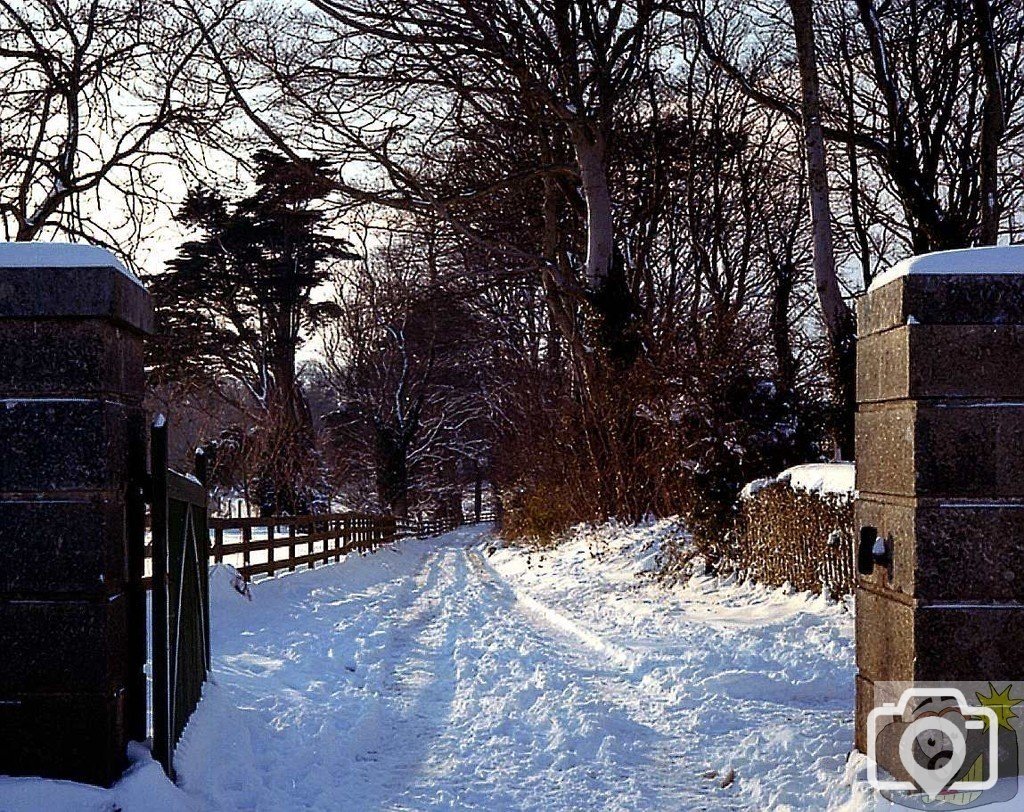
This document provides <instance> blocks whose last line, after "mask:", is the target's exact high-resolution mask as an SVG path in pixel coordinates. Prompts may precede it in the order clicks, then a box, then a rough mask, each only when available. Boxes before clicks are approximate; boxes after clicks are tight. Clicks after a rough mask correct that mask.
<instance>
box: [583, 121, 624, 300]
mask: <svg viewBox="0 0 1024 812" xmlns="http://www.w3.org/2000/svg"><path fill="white" fill-rule="evenodd" d="M573 147H574V149H575V151H576V160H577V162H578V163H579V167H580V178H581V180H582V184H583V199H584V201H585V202H586V204H587V263H586V276H587V285H588V286H589V288H590V290H591V291H599V290H601V288H603V287H604V285H605V281H606V280H607V278H608V273H609V271H610V270H611V266H612V255H613V252H614V248H615V229H614V224H613V219H612V196H611V192H610V190H609V188H608V166H607V163H606V158H607V156H606V154H605V153H606V150H607V146H606V143H605V138H604V136H603V135H601V134H600V133H595V132H593V128H590V127H582V126H581V127H577V128H574V130H573Z"/></svg>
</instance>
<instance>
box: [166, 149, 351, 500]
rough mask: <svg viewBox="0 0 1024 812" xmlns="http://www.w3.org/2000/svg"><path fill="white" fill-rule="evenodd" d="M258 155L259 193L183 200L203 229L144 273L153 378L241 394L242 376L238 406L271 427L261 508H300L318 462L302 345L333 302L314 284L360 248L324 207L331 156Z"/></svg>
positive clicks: (186, 216)
mask: <svg viewBox="0 0 1024 812" xmlns="http://www.w3.org/2000/svg"><path fill="white" fill-rule="evenodd" d="M254 162H255V165H256V167H257V172H256V184H257V188H256V191H255V192H254V193H253V194H252V195H250V196H248V197H244V198H242V199H240V200H238V201H237V202H231V201H229V200H228V199H227V198H226V197H225V196H224V195H223V194H221V193H220V192H218V191H216V190H209V189H195V190H193V191H192V192H190V193H189V195H188V197H187V199H186V200H185V203H184V204H183V206H182V207H181V210H180V212H179V214H178V216H177V218H176V219H177V220H178V222H180V223H183V224H184V225H186V226H189V227H191V228H195V229H197V230H198V231H199V236H198V237H197V238H196V239H192V240H189V241H187V242H185V243H183V244H182V245H181V247H180V248H179V249H178V254H177V256H176V257H175V258H174V259H172V260H170V261H169V262H168V263H167V269H166V270H165V271H164V272H163V273H160V274H157V275H156V276H154V277H152V278H151V279H150V280H149V282H150V290H151V291H152V293H153V297H154V300H155V303H156V313H157V320H158V325H159V329H160V338H159V339H158V341H156V342H154V343H153V348H152V352H151V359H150V360H151V363H152V365H153V370H154V374H155V376H156V379H157V380H160V379H163V380H171V381H176V382H179V383H185V384H191V385H197V386H199V385H201V386H212V387H214V388H216V389H217V390H218V391H221V392H222V393H224V394H225V396H227V397H232V398H233V399H234V400H235V401H236V403H237V401H238V398H237V397H236V396H234V394H233V393H237V391H238V386H236V385H235V386H230V387H224V386H223V384H225V383H228V382H231V383H233V384H241V387H242V391H243V392H245V393H246V397H245V398H244V401H245V402H243V403H237V405H240V406H243V407H244V408H246V410H247V411H248V412H249V413H250V414H252V415H253V421H254V423H256V424H257V425H258V426H260V430H261V431H263V432H266V433H268V434H269V435H271V436H270V437H267V438H265V439H266V440H267V442H264V443H261V444H260V446H261V447H263V448H266V449H267V451H268V453H267V458H266V459H263V460H261V461H260V463H259V467H260V468H262V469H263V471H262V473H261V474H259V475H258V476H257V477H256V478H255V479H256V482H257V483H258V499H259V501H260V503H261V507H262V508H263V510H264V511H272V512H280V511H284V512H297V511H303V510H307V509H309V506H310V504H311V503H312V501H313V496H312V494H311V493H310V492H309V491H310V487H311V486H310V481H311V477H312V478H313V479H314V480H315V479H317V478H318V476H317V475H315V474H316V472H318V469H319V465H318V464H317V461H316V454H315V442H314V438H313V432H312V427H311V424H310V418H309V413H308V409H307V407H306V403H305V400H304V398H303V396H302V392H301V390H300V387H299V384H298V381H297V379H296V354H297V352H298V350H299V348H300V347H301V346H302V344H303V343H304V342H305V341H306V340H307V338H308V336H309V334H310V333H311V332H312V331H313V330H314V329H316V328H317V327H319V326H321V325H322V324H323V323H324V321H325V320H327V319H329V318H330V317H331V316H332V315H333V314H334V313H335V312H336V309H337V306H336V305H333V304H330V303H318V302H314V301H313V291H314V290H316V288H317V287H318V286H320V285H321V284H323V283H324V282H325V281H326V280H327V278H328V276H329V273H330V269H331V264H332V263H333V262H336V261H338V260H342V259H352V258H354V255H353V254H352V253H351V250H350V248H349V245H348V243H346V242H345V241H344V240H342V239H340V238H338V237H335V236H333V235H331V234H330V233H329V231H328V230H327V224H326V214H325V212H324V210H323V208H322V207H318V205H317V204H322V202H323V201H324V198H325V197H326V196H327V194H328V193H329V191H330V186H329V184H328V182H327V181H326V180H325V178H326V177H327V176H328V174H329V166H328V165H327V164H326V162H325V161H323V160H319V159H317V160H310V161H307V162H304V163H302V164H297V163H295V162H293V161H291V160H290V159H289V158H286V157H284V156H281V155H277V154H275V153H273V152H270V151H267V150H263V151H260V152H257V153H256V154H255V155H254ZM253 407H255V408H253Z"/></svg>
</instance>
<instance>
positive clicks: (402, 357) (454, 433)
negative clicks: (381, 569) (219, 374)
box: [322, 237, 500, 517]
mask: <svg viewBox="0 0 1024 812" xmlns="http://www.w3.org/2000/svg"><path fill="white" fill-rule="evenodd" d="M450 270H451V266H450V265H449V264H448V263H444V266H443V267H441V265H440V263H439V262H438V257H437V256H436V254H435V253H432V252H431V251H429V250H427V251H423V250H422V246H418V245H416V244H415V243H410V242H409V241H408V240H407V239H403V238H401V237H397V238H396V237H392V238H391V239H389V240H388V241H387V243H386V244H385V245H383V246H381V247H379V248H378V250H377V251H376V252H375V253H374V256H373V257H372V258H368V259H367V261H366V262H364V263H362V264H358V265H355V264H354V265H352V266H351V267H348V268H345V269H343V270H341V271H340V272H339V274H338V277H337V279H336V286H337V292H338V303H339V306H340V310H341V315H340V316H339V318H338V319H337V320H336V321H334V322H332V324H331V326H330V328H329V329H328V330H327V331H326V332H325V343H324V357H323V361H322V368H323V379H324V381H325V382H326V384H327V386H328V387H329V388H330V390H331V391H332V392H333V393H334V396H335V399H336V401H335V402H336V403H337V406H336V408H335V409H334V410H332V411H329V412H328V413H327V414H326V415H325V418H324V420H325V424H326V429H327V435H328V437H329V440H330V442H331V444H332V447H333V450H334V452H335V454H337V455H339V456H340V457H342V460H341V465H342V466H344V467H345V469H346V470H347V471H348V474H349V477H350V478H354V479H358V478H359V477H360V475H361V476H363V477H366V476H368V477H369V478H371V479H372V481H373V482H374V485H375V489H376V496H377V504H378V505H379V506H380V507H382V508H384V509H386V510H390V511H391V512H393V513H394V514H395V515H398V516H402V517H405V516H406V515H408V514H409V512H410V509H411V508H414V507H417V506H419V507H423V506H428V505H430V503H431V502H433V505H432V512H438V511H439V510H443V511H445V512H448V511H450V510H453V509H454V507H453V505H451V504H438V501H439V500H438V496H439V495H443V494H444V493H446V492H449V491H451V490H452V488H454V487H455V486H456V484H457V483H458V482H459V481H460V479H464V478H465V477H464V476H463V475H462V472H464V471H465V470H466V469H467V468H472V469H473V470H474V473H476V469H477V468H478V467H480V462H481V461H486V459H487V458H488V456H489V451H490V443H489V442H488V440H489V436H488V435H489V431H488V426H489V420H488V418H489V416H490V409H491V408H492V406H493V393H492V392H491V389H492V387H494V386H497V385H499V383H500V380H499V378H498V375H499V374H500V373H499V370H498V369H497V368H496V365H495V364H494V359H493V339H492V337H491V335H489V328H490V325H489V324H488V323H487V322H486V320H485V319H484V318H483V316H482V315H481V314H480V312H479V310H478V308H477V307H475V306H474V300H475V299H476V298H477V297H476V296H475V295H474V293H473V291H472V289H471V288H467V286H466V285H465V283H460V282H459V281H458V280H457V279H455V278H453V276H452V275H451V273H450ZM484 473H485V472H484ZM457 501H458V500H457V499H456V502H457Z"/></svg>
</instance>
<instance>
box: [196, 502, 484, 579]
mask: <svg viewBox="0 0 1024 812" xmlns="http://www.w3.org/2000/svg"><path fill="white" fill-rule="evenodd" d="M494 520H495V516H494V514H493V513H482V514H481V515H480V518H479V521H480V522H481V523H482V522H493V521H494ZM476 521H477V520H476V519H475V517H474V519H473V520H472V521H471V522H469V523H475V522H476ZM466 523H467V522H464V521H459V520H458V519H457V518H455V517H446V518H439V519H431V520H426V521H416V520H399V519H395V518H394V517H393V516H379V515H371V514H368V513H327V514H320V515H313V516H273V517H265V518H250V519H219V518H211V519H210V530H211V533H212V535H213V542H212V544H213V546H212V548H211V555H212V558H213V561H214V563H218V564H219V563H223V562H225V561H226V562H228V563H230V564H232V565H234V566H235V568H236V569H237V570H238V571H239V572H240V573H241V574H242V576H243V577H244V578H245V579H246V580H251V579H252V578H253V577H254V576H257V575H267V576H271V577H272V576H273V575H274V574H275V573H277V572H282V571H288V572H294V571H295V570H296V569H300V568H307V569H313V568H314V567H316V565H317V564H327V563H330V562H332V561H333V562H338V561H340V560H341V557H342V556H344V555H347V554H349V553H353V552H369V551H370V550H373V549H375V548H377V547H380V546H382V545H384V544H390V543H391V542H393V541H396V540H398V539H402V538H409V537H413V536H415V537H417V538H426V537H428V536H437V535H440V534H441V533H447V532H449V531H450V530H454V529H455V528H456V527H459V526H460V525H461V524H466Z"/></svg>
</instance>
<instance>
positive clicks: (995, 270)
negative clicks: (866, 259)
mask: <svg viewBox="0 0 1024 812" xmlns="http://www.w3.org/2000/svg"><path fill="white" fill-rule="evenodd" d="M911 274H915V275H923V274H929V275H944V274H998V275H1002V274H1024V246H1021V245H996V246H986V247H983V248H960V249H957V250H955V251H935V252H933V253H931V254H922V255H921V256H917V257H909V258H907V259H904V260H902V261H900V262H897V263H896V264H895V265H893V266H892V267H891V268H889V269H888V270H886V271H883V272H882V273H880V274H878V276H876V277H875V278H874V279H873V280H872V281H871V286H870V287H869V288H868V291H869V292H870V291H874V290H878V289H879V288H880V287H882V286H883V285H888V284H889V283H890V282H893V281H895V280H896V279H900V278H902V277H904V276H910V275H911Z"/></svg>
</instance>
